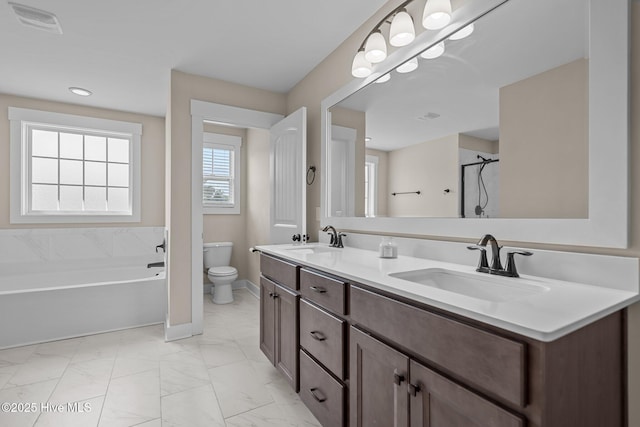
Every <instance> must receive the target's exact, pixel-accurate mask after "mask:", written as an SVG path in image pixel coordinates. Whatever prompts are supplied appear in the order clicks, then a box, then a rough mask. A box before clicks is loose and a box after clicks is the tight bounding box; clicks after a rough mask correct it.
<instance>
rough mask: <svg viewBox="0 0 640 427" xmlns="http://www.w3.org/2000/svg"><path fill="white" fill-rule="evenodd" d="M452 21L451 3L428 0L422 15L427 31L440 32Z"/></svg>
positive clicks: (444, 0)
mask: <svg viewBox="0 0 640 427" xmlns="http://www.w3.org/2000/svg"><path fill="white" fill-rule="evenodd" d="M450 21H451V1H449V0H427V4H425V5H424V13H423V14H422V26H423V27H424V28H426V29H427V30H439V29H440V28H444V27H446V26H447V24H449V22H450Z"/></svg>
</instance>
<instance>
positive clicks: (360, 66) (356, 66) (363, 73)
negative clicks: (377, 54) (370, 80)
mask: <svg viewBox="0 0 640 427" xmlns="http://www.w3.org/2000/svg"><path fill="white" fill-rule="evenodd" d="M372 71H373V70H372V68H371V64H370V63H369V61H367V60H366V59H365V57H364V50H359V51H358V53H356V56H355V57H354V58H353V64H352V65H351V75H353V77H358V78H365V77H369V76H370V75H371V72H372Z"/></svg>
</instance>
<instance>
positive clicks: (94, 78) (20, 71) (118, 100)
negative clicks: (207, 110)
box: [0, 0, 386, 116]
mask: <svg viewBox="0 0 640 427" xmlns="http://www.w3.org/2000/svg"><path fill="white" fill-rule="evenodd" d="M14 1H15V2H16V3H20V4H24V5H27V6H31V7H35V8H38V9H42V10H46V11H48V12H51V13H53V14H55V15H56V16H57V18H58V20H59V21H60V24H61V26H62V31H63V34H62V35H58V34H51V33H48V32H45V31H41V30H37V29H33V28H28V27H25V26H23V25H21V24H20V23H19V22H18V20H17V19H16V17H15V15H14V14H13V10H12V8H11V7H10V6H9V5H8V4H7V1H6V0H4V1H3V2H1V3H0V49H1V51H2V60H1V61H0V93H5V94H13V95H19V96H25V97H33V98H40V99H48V100H55V101H61V102H70V103H77V104H85V105H90V106H95V107H102V108H109V109H116V110H122V111H132V112H138V113H143V114H150V115H155V116H165V113H166V106H167V99H168V96H169V80H170V70H172V69H176V70H180V71H184V72H187V73H191V74H197V75H202V76H206V77H212V78H218V79H222V80H226V81H229V82H234V83H239V84H243V85H247V86H252V87H256V88H261V89H266V90H270V91H274V92H279V93H286V92H288V91H289V90H290V89H291V88H293V87H294V86H295V84H296V83H298V82H299V81H300V80H302V79H303V78H304V77H305V76H306V75H307V74H308V73H309V72H310V71H311V70H312V69H313V68H314V67H315V66H316V65H318V64H319V63H320V62H321V61H322V60H323V59H324V58H325V57H326V56H327V55H329V54H330V53H331V52H332V51H333V50H334V49H335V48H336V47H338V45H340V43H342V42H343V41H344V40H345V39H346V38H347V37H348V36H349V35H351V34H352V33H353V32H354V31H355V30H356V29H357V28H358V27H360V25H362V24H363V23H364V22H365V21H366V20H367V19H368V18H369V17H371V16H372V15H373V14H374V13H375V12H376V11H377V10H378V9H379V8H380V7H381V6H382V5H383V4H384V3H385V2H386V1H385V0H349V1H344V0H323V1H313V2H308V1H300V0H269V1H264V0H227V1H223V0H133V1H131V0H111V1H104V2H100V1H96V0H84V1H73V0H14ZM70 86H79V87H83V88H86V89H89V90H91V91H92V92H93V95H92V96H90V97H88V98H81V97H78V96H77V95H73V94H71V93H70V92H69V91H68V88H69V87H70Z"/></svg>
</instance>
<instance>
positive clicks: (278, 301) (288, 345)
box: [260, 255, 300, 391]
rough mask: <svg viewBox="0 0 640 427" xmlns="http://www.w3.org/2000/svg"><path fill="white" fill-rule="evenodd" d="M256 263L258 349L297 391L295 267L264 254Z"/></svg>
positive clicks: (296, 278)
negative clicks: (258, 281)
mask: <svg viewBox="0 0 640 427" xmlns="http://www.w3.org/2000/svg"><path fill="white" fill-rule="evenodd" d="M260 265H261V269H262V274H263V276H262V277H260V349H261V350H262V352H263V353H264V354H265V356H267V358H268V359H269V361H270V362H271V363H273V365H274V366H275V367H276V368H277V369H278V370H279V371H280V372H282V374H283V375H284V376H285V377H286V379H287V381H288V382H289V384H291V387H292V388H293V389H294V390H295V391H298V389H299V381H298V373H299V366H298V364H299V359H298V345H299V335H298V309H299V299H300V296H299V294H298V293H297V292H296V289H297V288H298V270H299V267H298V266H295V265H293V264H290V263H287V262H285V261H282V260H279V259H276V258H272V257H269V256H267V255H261V259H260ZM266 275H268V276H267V277H265V276H266ZM272 278H273V279H279V280H281V281H282V282H276V281H274V280H272Z"/></svg>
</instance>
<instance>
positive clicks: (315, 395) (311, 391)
mask: <svg viewBox="0 0 640 427" xmlns="http://www.w3.org/2000/svg"><path fill="white" fill-rule="evenodd" d="M316 390H318V389H317V388H316V387H313V388H310V389H309V393H311V396H313V398H314V399H316V400H317V401H318V402H320V403H322V402H324V401H325V400H327V398H326V397H324V396H318V394H317V393H316Z"/></svg>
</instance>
